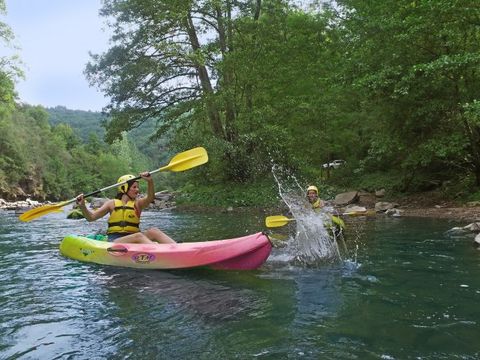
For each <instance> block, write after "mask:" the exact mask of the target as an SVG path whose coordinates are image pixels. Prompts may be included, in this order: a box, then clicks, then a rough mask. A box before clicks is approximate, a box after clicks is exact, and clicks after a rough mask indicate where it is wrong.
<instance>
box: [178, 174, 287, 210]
mask: <svg viewBox="0 0 480 360" xmlns="http://www.w3.org/2000/svg"><path fill="white" fill-rule="evenodd" d="M176 201H177V203H178V204H179V205H182V204H189V205H199V206H211V207H230V206H231V207H233V208H238V207H245V206H256V207H268V206H278V204H280V197H279V196H278V193H277V189H276V187H275V186H274V185H273V182H272V180H271V179H265V180H263V181H257V182H255V183H248V184H234V185H233V184H231V183H225V184H208V185H197V184H192V183H189V184H186V185H185V186H184V187H183V188H182V189H181V194H180V195H179V196H178V197H177V199H176Z"/></svg>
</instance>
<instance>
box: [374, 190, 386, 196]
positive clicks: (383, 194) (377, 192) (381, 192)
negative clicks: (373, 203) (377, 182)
mask: <svg viewBox="0 0 480 360" xmlns="http://www.w3.org/2000/svg"><path fill="white" fill-rule="evenodd" d="M375 196H376V197H377V198H383V197H384V196H385V189H380V190H376V191H375Z"/></svg>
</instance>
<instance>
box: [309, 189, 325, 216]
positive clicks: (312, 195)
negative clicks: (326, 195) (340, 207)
mask: <svg viewBox="0 0 480 360" xmlns="http://www.w3.org/2000/svg"><path fill="white" fill-rule="evenodd" d="M307 199H308V202H309V203H310V204H311V205H312V209H314V210H317V209H321V208H322V207H324V206H325V202H324V201H323V200H322V199H320V198H319V197H318V188H317V187H316V186H314V185H310V186H309V187H308V188H307Z"/></svg>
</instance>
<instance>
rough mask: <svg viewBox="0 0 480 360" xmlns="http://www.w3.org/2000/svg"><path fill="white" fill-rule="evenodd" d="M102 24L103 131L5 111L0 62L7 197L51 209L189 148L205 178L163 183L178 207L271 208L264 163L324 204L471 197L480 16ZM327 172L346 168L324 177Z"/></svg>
mask: <svg viewBox="0 0 480 360" xmlns="http://www.w3.org/2000/svg"><path fill="white" fill-rule="evenodd" d="M1 4H2V1H1V0H0V5H1ZM102 13H103V15H105V16H108V17H110V18H111V19H112V20H113V21H112V27H113V31H114V36H113V39H112V40H113V42H112V47H111V48H110V49H108V51H106V52H105V53H104V54H101V55H94V56H93V57H92V61H91V63H90V64H88V65H87V70H86V73H87V75H88V78H89V80H90V82H91V83H92V84H96V85H99V86H100V87H101V88H102V89H103V90H104V91H105V93H106V95H108V96H109V97H111V99H112V102H111V104H110V105H109V106H108V107H107V109H106V110H107V111H108V117H106V116H104V115H102V114H98V113H87V112H80V111H72V110H67V109H65V108H62V107H57V108H54V109H48V113H49V114H50V116H49V120H50V124H52V125H53V127H50V125H49V124H48V123H46V121H45V112H44V111H43V110H42V109H40V108H34V107H25V108H18V109H16V110H15V109H14V107H13V104H14V103H13V100H12V99H14V87H13V82H12V79H13V77H12V76H11V75H10V74H11V72H9V71H7V69H10V70H11V69H12V67H8V66H6V67H5V66H4V67H2V63H0V85H1V84H4V86H3V85H2V86H0V89H2V90H1V91H5V94H6V96H5V97H3V94H2V93H1V91H0V115H1V116H0V125H1V126H2V129H3V128H5V129H6V130H7V131H4V132H2V133H1V134H0V146H1V149H2V152H1V153H0V186H1V187H2V188H3V189H5V187H6V186H15V184H19V183H21V182H22V181H23V182H24V183H26V184H28V186H27V185H22V187H24V188H26V189H27V188H28V189H33V188H35V189H37V190H38V192H39V193H40V192H43V193H45V192H48V195H50V196H54V197H59V196H61V195H66V194H67V193H68V192H69V191H73V190H74V191H80V189H81V191H84V189H85V188H88V186H92V187H93V188H95V186H103V185H105V184H108V183H111V180H112V177H113V179H115V177H116V176H119V175H121V174H124V173H132V172H133V173H135V172H138V171H141V170H146V169H152V168H156V167H158V166H159V165H161V164H165V163H166V162H167V161H168V160H169V158H170V157H171V156H172V155H174V154H175V153H176V152H179V151H183V150H186V149H188V148H191V147H194V146H204V147H205V148H206V149H207V151H208V152H209V157H210V162H209V163H208V164H206V165H205V166H202V167H199V168H197V169H193V170H191V171H188V172H186V173H185V174H175V175H174V176H170V175H171V174H160V175H159V185H160V186H159V187H160V188H164V187H167V188H170V189H176V188H180V187H183V188H184V189H185V190H187V192H188V195H186V196H185V197H184V201H192V202H201V201H204V202H205V203H208V204H213V203H215V202H218V203H220V204H223V205H227V203H231V204H232V206H244V205H245V204H253V203H256V204H257V205H258V204H259V203H268V200H265V199H266V198H268V197H271V198H272V199H274V198H275V191H272V192H269V191H267V190H268V189H269V185H267V184H268V183H270V182H271V181H270V180H269V179H271V177H270V172H271V168H272V166H273V165H280V166H282V167H284V168H285V169H288V170H289V171H291V172H292V173H294V174H295V176H296V178H301V179H302V182H305V183H316V184H318V185H319V186H320V187H321V188H323V191H324V193H325V194H328V195H329V196H330V195H331V196H333V194H334V192H335V191H340V190H342V189H351V188H358V189H363V190H369V191H370V190H372V191H373V190H376V189H378V188H386V189H388V190H391V191H394V192H400V191H416V190H426V189H430V188H431V187H432V186H440V187H441V186H443V188H442V191H444V193H445V194H449V195H452V196H456V195H455V194H466V193H468V192H469V191H470V192H472V193H476V191H477V190H478V186H480V105H479V102H480V99H479V98H478V94H479V93H480V79H479V76H480V73H479V72H478V66H479V64H480V30H479V28H478V26H477V23H478V15H479V14H480V3H479V4H477V3H476V2H471V1H468V0H459V1H454V2H453V1H448V0H439V1H429V0H418V1H411V0H386V1H363V0H339V1H337V2H336V6H335V7H330V8H328V7H322V8H321V10H320V8H319V10H318V11H317V12H315V11H314V8H310V11H309V12H304V11H302V10H299V9H297V8H295V7H294V6H293V5H292V4H291V3H290V2H287V1H269V0H267V1H262V2H252V1H247V0H245V1H235V2H232V1H224V2H218V1H210V0H207V1H202V2H190V1H158V0H155V1H154V0H142V1H136V0H122V1H113V0H108V1H105V2H104V6H103V9H102ZM193 19H195V20H193ZM206 19H208V21H207V20H206ZM205 33H208V34H209V36H208V37H204V36H201V35H202V34H205ZM2 71H3V72H2ZM2 76H3V77H2ZM2 99H4V100H2ZM2 101H3V102H2ZM61 123H62V124H61ZM65 124H67V125H68V126H67V125H65ZM103 126H106V127H107V131H106V132H105V130H104V127H103ZM125 131H128V135H127V134H126V133H125ZM104 137H106V139H107V140H108V143H109V144H110V145H109V144H107V143H106V142H104V141H103V140H104ZM38 139H40V140H38ZM151 140H153V141H151ZM143 155H146V156H147V157H145V156H143ZM147 158H148V159H147ZM333 159H345V160H347V166H345V167H342V168H340V169H336V170H335V171H330V172H325V171H322V164H323V163H326V162H328V161H330V160H333ZM32 179H42V180H41V181H40V183H35V182H34V181H33V180H32ZM259 179H261V180H259ZM264 182H265V183H264ZM449 182H450V185H449V186H444V184H448V183H449ZM256 183H258V184H260V185H259V187H258V189H257V188H256V185H255V184H256ZM193 184H195V185H193ZM214 184H215V185H214ZM442 184H443V185H442ZM451 184H461V185H458V186H456V185H455V186H454V185H451ZM460 186H463V189H460V188H459V187H460ZM225 188H227V189H229V191H228V192H226V193H225V192H223V189H225ZM72 189H73V190H72ZM209 189H216V190H217V191H210V190H209ZM29 193H31V191H29ZM459 196H466V195H459ZM264 200H265V202H262V201H264ZM235 201H236V202H235Z"/></svg>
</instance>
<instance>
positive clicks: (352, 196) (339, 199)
mask: <svg viewBox="0 0 480 360" xmlns="http://www.w3.org/2000/svg"><path fill="white" fill-rule="evenodd" d="M357 200H358V191H350V192H346V193H342V194H338V195H337V196H335V200H334V203H335V205H337V206H346V205H349V204H353V203H354V202H356V201H357Z"/></svg>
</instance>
